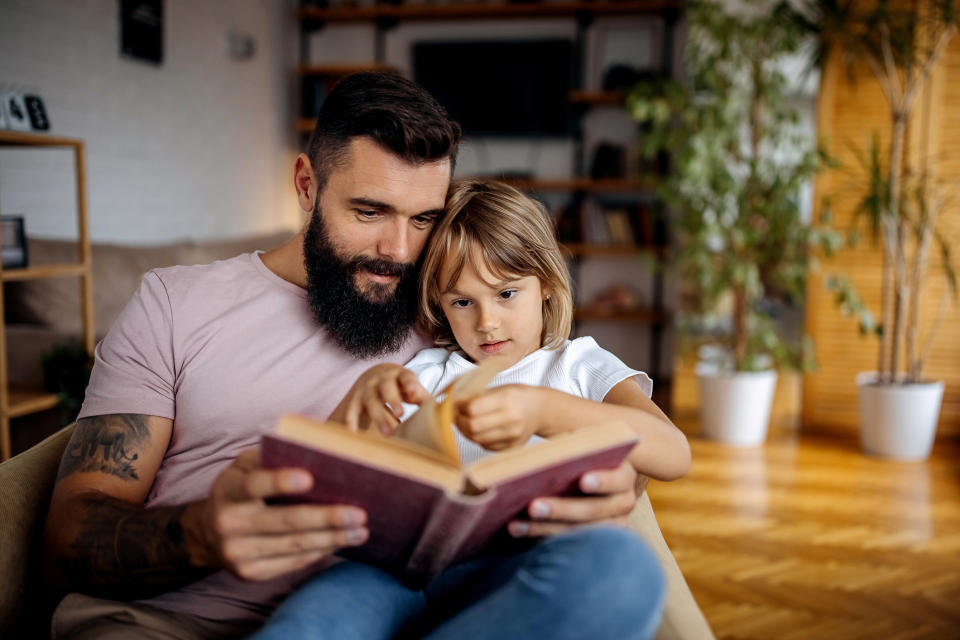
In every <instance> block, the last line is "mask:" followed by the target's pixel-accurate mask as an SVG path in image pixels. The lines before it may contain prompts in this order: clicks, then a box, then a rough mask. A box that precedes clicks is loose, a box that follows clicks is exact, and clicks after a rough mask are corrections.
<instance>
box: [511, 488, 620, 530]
mask: <svg viewBox="0 0 960 640" xmlns="http://www.w3.org/2000/svg"><path fill="white" fill-rule="evenodd" d="M636 502H637V496H636V494H634V493H633V491H625V492H622V493H614V494H611V495H606V496H597V497H588V498H537V499H536V500H534V501H533V502H531V503H530V506H529V507H528V508H527V513H528V514H529V515H530V518H531V519H533V520H539V521H547V520H553V521H558V522H569V523H577V522H579V523H584V522H597V521H600V520H609V519H611V518H619V517H621V516H626V515H627V514H629V513H630V512H631V511H632V510H633V507H634V505H635V504H636Z"/></svg>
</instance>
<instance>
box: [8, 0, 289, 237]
mask: <svg viewBox="0 0 960 640" xmlns="http://www.w3.org/2000/svg"><path fill="white" fill-rule="evenodd" d="M118 5H119V2H118V1H117V0H84V1H79V0H3V1H2V2H0V87H2V86H6V87H7V88H11V87H12V88H15V89H19V90H27V91H31V92H35V93H37V94H39V95H40V96H41V97H42V98H43V99H44V101H45V103H46V107H47V112H48V115H49V117H50V122H51V126H52V131H51V133H52V134H55V135H61V136H68V137H76V138H82V139H84V140H85V141H86V160H87V187H88V212H89V218H90V233H91V237H92V239H93V240H94V241H110V242H120V243H129V244H157V243H162V242H166V241H172V240H178V239H183V238H191V239H213V238H224V237H232V236H240V235H245V234H250V233H259V232H270V231H277V230H280V229H294V228H296V226H297V225H298V224H299V222H300V214H299V209H298V208H297V206H296V200H295V198H294V192H293V188H292V178H291V175H292V166H293V159H294V158H295V155H296V149H295V145H296V143H297V141H296V140H295V137H294V134H293V127H292V122H293V112H292V107H291V102H292V100H291V98H292V95H293V81H292V76H291V73H292V68H293V65H294V64H295V55H296V35H295V34H296V24H295V21H294V20H293V17H292V16H293V3H292V2H291V1H290V0H282V1H275V0H204V1H203V2H195V1H191V0H166V2H164V10H165V15H164V61H163V64H162V65H161V66H154V65H151V64H148V63H144V62H141V61H138V60H134V59H131V58H127V57H124V56H121V55H120V53H119V18H118ZM231 30H236V31H240V32H243V33H248V34H250V35H252V36H253V38H254V40H255V43H256V52H255V54H254V56H253V57H252V58H251V59H248V60H234V59H231V58H230V56H229V55H228V51H227V44H226V40H227V34H228V32H229V31H231ZM73 181H74V177H73V173H72V160H71V157H70V155H69V153H68V152H66V151H59V150H44V151H32V150H26V151H25V150H9V149H4V150H2V151H0V212H3V213H5V214H8V213H9V214H13V213H24V214H25V215H26V216H27V231H28V233H29V234H30V235H36V236H43V237H71V236H75V233H76V229H75V225H74V223H73V221H74V218H75V207H74V182H73Z"/></svg>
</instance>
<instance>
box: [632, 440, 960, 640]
mask: <svg viewBox="0 0 960 640" xmlns="http://www.w3.org/2000/svg"><path fill="white" fill-rule="evenodd" d="M691 445H692V447H693V468H692V471H691V473H690V474H689V475H688V476H687V477H686V478H684V479H682V480H678V481H676V482H672V483H656V482H651V485H650V488H649V494H650V498H651V501H652V502H653V506H654V510H655V511H656V514H657V520H658V522H659V523H660V527H661V529H662V530H663V534H664V536H665V537H666V539H667V542H668V544H669V545H670V547H671V549H672V550H673V553H674V555H675V556H676V558H677V562H678V563H679V565H680V568H681V569H682V570H683V573H684V575H685V576H686V579H687V582H688V583H689V585H690V588H691V589H692V591H693V594H694V596H695V597H696V598H697V601H698V603H699V604H700V606H701V608H702V609H703V612H704V614H705V615H706V617H707V620H708V621H709V622H710V625H711V627H712V628H713V630H714V633H715V634H716V635H717V637H718V638H736V639H764V640H766V639H777V640H796V639H801V638H809V639H817V640H820V639H830V640H832V639H846V638H865V639H866V638H870V639H879V638H882V639H884V640H887V639H893V638H896V639H907V638H910V639H914V638H931V639H937V640H943V639H949V638H960V443H958V442H956V441H953V442H945V443H937V446H936V447H935V448H934V453H933V456H932V457H931V458H930V460H928V461H927V462H921V463H900V462H890V461H885V460H880V459H876V458H869V457H867V456H865V455H863V454H861V453H860V451H859V448H858V444H857V442H856V441H855V440H850V441H844V440H837V439H825V438H820V439H818V438H814V437H810V436H803V437H796V436H795V435H792V434H784V433H781V434H771V436H770V438H768V443H767V444H766V445H764V446H763V447H758V448H748V449H738V448H733V447H727V446H723V445H720V444H717V443H713V442H708V441H704V440H699V439H694V438H691Z"/></svg>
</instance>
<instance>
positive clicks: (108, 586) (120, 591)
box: [57, 494, 208, 600]
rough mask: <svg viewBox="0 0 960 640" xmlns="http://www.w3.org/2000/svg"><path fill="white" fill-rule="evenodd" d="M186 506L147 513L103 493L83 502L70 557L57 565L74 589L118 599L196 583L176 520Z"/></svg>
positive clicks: (195, 571)
mask: <svg viewBox="0 0 960 640" xmlns="http://www.w3.org/2000/svg"><path fill="white" fill-rule="evenodd" d="M185 508H186V507H182V506H181V507H164V508H159V509H150V510H145V509H143V507H141V506H139V505H133V504H130V503H128V502H124V501H123V500H118V499H116V498H112V497H110V496H106V495H103V494H98V495H92V496H90V497H88V498H86V499H85V500H84V517H83V522H82V523H81V526H80V530H79V532H78V533H77V536H76V538H74V540H73V543H72V544H71V545H70V548H71V552H72V553H71V557H69V558H63V559H61V560H60V561H59V562H58V565H57V566H58V568H59V569H60V571H61V572H62V573H63V574H64V575H65V576H67V577H68V579H69V580H70V583H71V585H72V586H73V587H74V588H80V589H82V590H84V591H86V592H89V593H96V594H101V595H106V596H110V597H114V598H119V599H124V600H126V599H130V598H136V597H144V596H147V595H151V594H154V593H159V592H162V591H166V590H169V589H171V588H174V587H176V586H179V585H182V584H185V583H186V582H189V581H192V580H195V579H197V578H199V577H201V576H203V575H204V574H206V573H208V571H207V570H204V569H198V568H195V567H192V566H191V565H190V558H189V554H188V553H187V550H186V547H185V545H184V543H183V530H182V528H181V525H180V518H181V516H182V514H183V510H184V509H185Z"/></svg>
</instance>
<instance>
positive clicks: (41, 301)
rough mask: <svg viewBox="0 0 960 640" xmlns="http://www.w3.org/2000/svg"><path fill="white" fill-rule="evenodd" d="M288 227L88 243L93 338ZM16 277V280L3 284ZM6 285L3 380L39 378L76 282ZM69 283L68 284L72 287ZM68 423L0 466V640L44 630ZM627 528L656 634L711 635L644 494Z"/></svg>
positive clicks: (40, 257)
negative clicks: (151, 278)
mask: <svg viewBox="0 0 960 640" xmlns="http://www.w3.org/2000/svg"><path fill="white" fill-rule="evenodd" d="M289 235H290V234H289V233H283V234H274V235H268V236H259V237H255V238H248V239H243V240H235V241H225V242H216V243H195V242H183V243H177V244H172V245H167V246H163V247H129V246H116V245H96V244H95V245H93V247H92V251H93V270H94V280H93V289H94V311H95V313H94V316H95V328H96V333H97V336H98V337H99V336H102V335H103V334H104V333H105V332H106V330H107V329H108V328H109V326H110V324H112V322H113V320H114V319H115V318H116V316H117V315H118V314H119V313H120V311H121V310H122V309H123V306H124V305H125V304H126V302H127V300H128V299H129V297H130V295H131V294H132V293H133V292H134V291H135V290H136V288H137V286H138V284H139V281H140V278H141V276H142V274H143V273H144V272H146V271H147V270H149V269H151V268H154V267H158V266H166V265H171V264H201V263H205V262H210V261H212V260H217V259H222V258H227V257H230V256H233V255H237V254H239V253H243V252H246V251H253V250H255V249H267V248H270V247H273V246H276V245H278V244H280V243H281V242H283V241H284V240H286V239H287V238H288V237H289ZM28 251H29V252H30V254H29V255H30V256H31V264H44V263H51V262H68V261H71V260H74V259H75V253H73V252H74V251H75V248H74V246H73V244H72V243H66V242H58V241H50V240H42V241H40V240H31V241H30V243H29V245H28ZM9 284H16V285H18V286H17V287H9ZM9 284H8V288H7V290H6V291H5V295H6V297H5V300H6V303H7V305H6V309H7V314H6V320H7V323H8V324H7V330H8V334H7V336H8V346H9V362H10V363H11V366H10V367H9V369H8V370H9V371H10V372H11V378H13V379H14V381H16V382H21V383H33V384H38V383H39V381H40V380H41V378H42V373H41V367H40V358H41V355H42V353H43V352H44V351H45V350H47V349H49V348H50V347H51V346H52V345H53V344H55V343H56V342H58V341H62V340H64V339H68V338H70V337H74V338H76V337H78V336H79V335H80V314H79V311H78V309H79V304H80V303H79V296H80V293H79V286H78V285H77V283H76V282H75V279H62V280H39V281H33V282H28V283H9ZM71 285H72V286H71ZM71 430H72V425H71V426H68V427H65V428H63V429H60V430H59V431H57V432H56V433H54V434H53V435H51V436H49V437H47V438H46V439H44V440H43V441H42V442H40V443H39V444H36V445H34V446H33V447H31V448H29V449H27V450H26V451H24V452H23V453H20V454H19V455H17V456H14V457H13V458H11V459H10V460H8V461H6V462H4V463H2V464H0V488H2V491H0V576H2V583H0V637H2V638H42V637H48V635H49V618H50V613H51V612H52V609H53V607H54V606H55V604H56V603H55V601H53V600H52V598H51V595H50V594H49V593H48V592H47V591H46V590H45V589H44V588H43V584H42V576H41V571H40V565H41V563H40V553H41V544H42V530H43V524H44V519H45V517H46V511H47V506H48V502H49V498H50V494H51V491H52V488H53V483H54V480H55V478H56V473H57V467H58V465H59V462H60V457H61V455H62V453H63V450H64V448H65V447H66V444H67V441H68V440H69V437H70V433H71ZM629 526H630V527H631V528H632V529H633V530H635V531H636V532H637V533H638V534H639V535H641V536H642V537H643V538H644V539H645V540H646V541H647V542H648V543H649V544H650V545H651V547H652V548H653V549H654V551H655V552H656V554H657V556H658V558H659V559H660V562H661V565H662V567H663V569H664V572H665V574H666V577H667V582H668V595H667V603H666V609H665V612H664V617H663V621H662V623H661V626H660V629H659V631H658V633H657V638H658V639H660V640H708V639H711V638H713V634H712V632H711V631H710V627H709V626H708V624H707V622H706V619H705V618H704V616H703V614H702V613H701V611H700V609H699V607H698V606H697V603H696V601H695V600H694V598H693V595H692V594H691V592H690V589H689V587H688V586H687V584H686V581H685V580H684V578H683V574H682V573H681V572H680V569H679V567H678V566H677V563H676V560H675V559H674V557H673V555H672V554H671V552H670V549H669V548H668V547H667V545H666V542H665V541H664V539H663V535H662V534H661V532H660V529H659V527H658V525H657V521H656V518H655V517H654V514H653V509H652V508H651V506H650V500H649V498H648V497H647V495H646V494H644V495H642V496H641V497H640V498H639V500H638V501H637V505H636V507H635V509H634V510H633V512H632V514H631V515H630V519H629Z"/></svg>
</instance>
